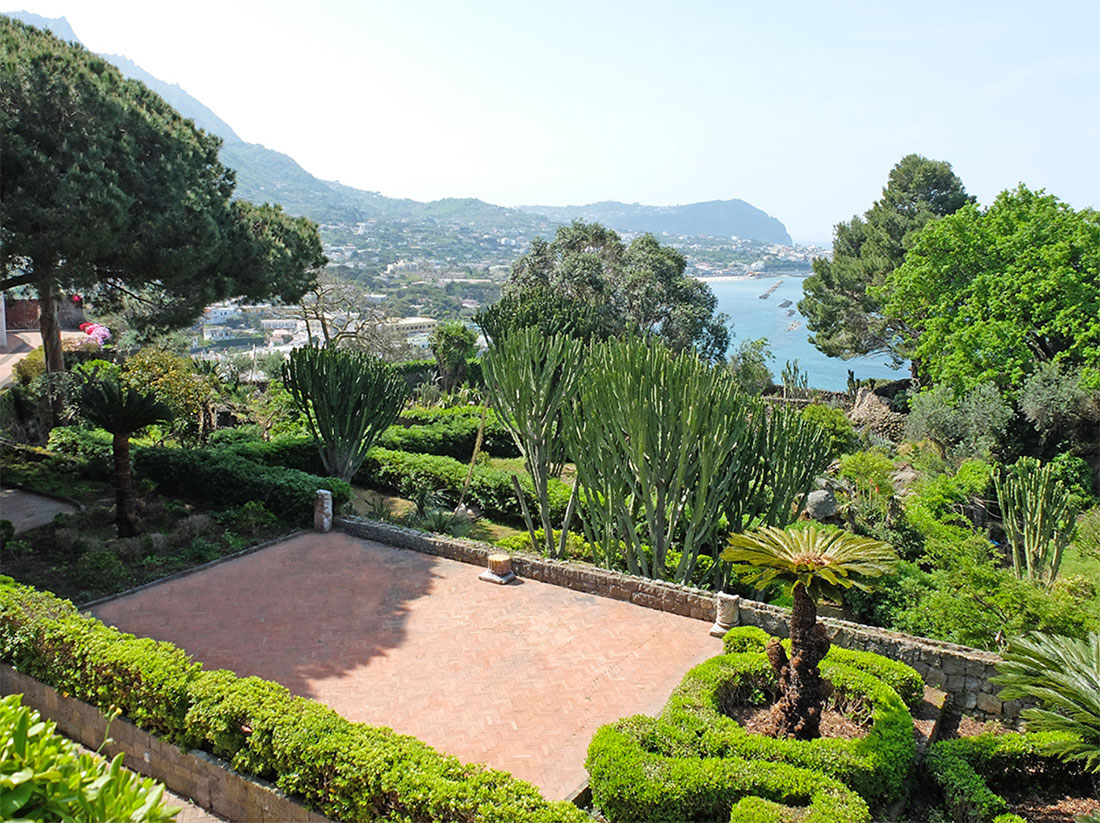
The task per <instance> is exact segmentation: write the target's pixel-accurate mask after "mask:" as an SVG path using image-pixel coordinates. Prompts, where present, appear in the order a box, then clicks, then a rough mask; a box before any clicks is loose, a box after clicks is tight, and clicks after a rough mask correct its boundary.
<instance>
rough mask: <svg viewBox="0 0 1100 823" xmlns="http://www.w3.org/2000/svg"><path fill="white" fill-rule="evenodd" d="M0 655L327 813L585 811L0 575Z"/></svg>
mask: <svg viewBox="0 0 1100 823" xmlns="http://www.w3.org/2000/svg"><path fill="white" fill-rule="evenodd" d="M0 660H3V661H4V662H5V663H7V664H9V665H11V666H13V667H14V668H16V669H17V670H19V671H21V672H24V673H26V674H28V675H31V676H32V677H35V678H37V679H38V680H41V681H42V682H44V683H46V684H48V685H50V686H53V687H54V688H57V689H59V690H60V691H63V692H66V693H68V694H70V695H72V696H73V697H77V698H79V699H81V700H84V701H86V702H88V703H91V704H92V705H94V706H98V707H99V708H101V709H106V708H107V707H108V706H110V705H111V704H116V705H118V706H119V707H120V708H121V709H122V711H123V713H124V714H126V715H128V717H129V719H130V720H132V721H134V722H135V723H137V724H138V725H139V726H142V727H143V728H145V729H147V730H149V731H153V732H162V733H167V734H168V735H169V736H170V737H171V738H172V739H173V740H175V741H178V742H181V743H182V744H184V745H186V746H189V747H202V748H203V749H204V750H206V751H210V752H213V753H214V754H217V755H219V756H221V757H223V758H225V759H227V760H228V761H229V762H230V763H231V764H232V765H233V767H234V768H237V769H239V770H241V771H244V772H247V773H250V774H253V775H255V776H257V777H262V778H265V779H269V780H271V781H273V782H274V783H275V784H276V785H277V786H278V787H279V788H280V789H281V790H282V791H284V792H286V793H288V794H290V795H293V796H295V797H298V798H302V799H304V800H305V801H306V802H307V803H308V804H310V805H311V806H313V807H314V808H315V809H317V810H318V811H319V812H321V813H322V814H324V815H326V816H328V817H331V818H332V819H334V820H346V821H375V820H392V821H398V820H404V821H414V820H416V821H428V820H431V821H439V822H440V823H475V822H476V823H481V821H484V822H485V823H512V821H516V823H583V822H584V821H587V820H589V818H588V816H587V815H586V814H585V813H584V812H582V811H580V810H579V809H577V808H576V807H574V806H572V805H571V804H569V803H564V802H548V801H546V800H544V799H543V798H542V796H541V795H540V794H539V792H538V790H537V789H536V788H535V787H534V786H532V785H530V784H529V783H524V782H522V781H519V780H515V779H514V778H512V777H511V776H510V775H508V774H507V773H505V772H500V771H495V770H493V769H488V768H485V767H484V766H481V765H477V764H463V763H461V762H459V760H458V759H457V758H454V757H448V756H446V755H442V754H440V753H439V752H437V751H435V750H434V749H432V748H431V747H430V746H428V745H426V744H424V743H422V742H420V741H419V740H416V739H415V738H412V737H408V736H406V735H400V734H396V733H395V732H393V731H392V730H390V729H386V728H377V727H371V726H366V725H363V724H361V723H352V722H350V721H348V720H345V719H344V718H343V717H341V716H340V715H338V714H337V713H336V712H334V711H332V710H331V709H329V708H327V707H325V706H323V705H321V704H319V703H317V702H315V701H313V700H309V699H307V698H303V697H294V696H292V695H291V694H290V692H289V691H288V690H287V689H286V688H284V687H283V686H280V685H278V684H276V683H271V682H269V681H265V680H260V679H259V678H255V677H248V678H239V677H237V676H236V675H235V674H233V673H232V672H229V671H212V672H206V671H203V670H202V667H201V666H200V665H199V664H197V663H192V662H191V661H190V660H189V659H188V657H187V656H186V655H185V654H184V653H183V652H182V651H181V650H179V649H177V648H176V647H175V646H173V645H172V644H170V643H162V642H156V641H153V640H139V639H137V638H134V637H133V636H132V635H128V634H124V633H122V632H120V631H118V630H117V629H113V628H108V627H107V626H104V625H103V624H102V623H100V622H99V621H98V620H96V619H94V618H92V617H90V616H84V615H80V614H78V613H77V612H76V609H75V608H74V607H73V605H72V604H71V603H69V602H67V601H62V600H59V599H58V598H56V597H54V596H53V595H51V594H49V593H46V592H39V591H36V590H34V589H32V588H30V587H28V586H23V585H20V584H17V583H15V581H13V580H11V579H10V578H6V577H0Z"/></svg>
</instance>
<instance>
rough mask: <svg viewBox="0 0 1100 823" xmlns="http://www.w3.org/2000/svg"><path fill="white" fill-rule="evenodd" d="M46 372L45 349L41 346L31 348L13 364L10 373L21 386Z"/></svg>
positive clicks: (28, 383)
mask: <svg viewBox="0 0 1100 823" xmlns="http://www.w3.org/2000/svg"><path fill="white" fill-rule="evenodd" d="M45 373H46V351H45V349H43V348H42V347H41V346H39V347H37V348H35V349H31V351H30V353H29V354H27V356H26V357H24V358H23V359H22V360H20V361H19V362H18V363H16V364H15V367H14V368H13V369H12V374H14V375H15V379H16V381H18V382H19V383H20V384H21V385H23V386H29V385H30V384H31V383H33V382H34V380H35V379H36V378H39V377H41V376H42V375H44V374H45Z"/></svg>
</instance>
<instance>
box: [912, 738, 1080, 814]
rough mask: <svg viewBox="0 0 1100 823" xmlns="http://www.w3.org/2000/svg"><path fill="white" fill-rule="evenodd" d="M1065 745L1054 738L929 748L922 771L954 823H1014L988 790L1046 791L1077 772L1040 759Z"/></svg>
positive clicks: (1052, 758) (950, 743)
mask: <svg viewBox="0 0 1100 823" xmlns="http://www.w3.org/2000/svg"><path fill="white" fill-rule="evenodd" d="M1062 739H1065V735H1062V734H1059V733H1057V732H1028V733H1026V734H981V735H978V736H976V737H960V738H958V739H956V740H941V741H939V742H937V743H933V744H932V745H931V746H930V747H929V749H928V754H927V755H926V756H925V759H924V768H925V769H926V770H927V771H928V774H929V775H931V777H932V779H933V780H934V781H935V783H936V785H937V786H939V788H940V789H941V791H943V798H944V802H945V804H946V806H947V811H948V812H949V813H950V815H951V819H952V820H956V821H959V823H1017V821H1020V820H1021V818H1019V817H1017V816H1016V815H1012V814H1008V813H1007V812H1008V803H1007V802H1005V799H1004V798H1003V797H1001V796H1000V795H999V794H997V793H996V792H995V791H993V789H992V788H991V787H990V784H989V781H990V779H991V778H992V777H994V776H996V778H997V780H998V782H1000V783H1002V784H1004V785H1009V784H1012V785H1013V786H1021V785H1044V784H1046V785H1049V784H1050V783H1052V782H1053V783H1056V782H1062V781H1065V780H1066V779H1067V778H1069V777H1070V776H1072V775H1074V774H1080V770H1079V769H1075V768H1074V767H1072V766H1067V765H1066V764H1064V763H1063V762H1062V761H1061V760H1059V759H1058V758H1057V757H1056V756H1054V755H1051V754H1048V753H1046V751H1047V749H1048V748H1049V747H1050V745H1051V744H1052V743H1057V742H1058V741H1059V740H1062Z"/></svg>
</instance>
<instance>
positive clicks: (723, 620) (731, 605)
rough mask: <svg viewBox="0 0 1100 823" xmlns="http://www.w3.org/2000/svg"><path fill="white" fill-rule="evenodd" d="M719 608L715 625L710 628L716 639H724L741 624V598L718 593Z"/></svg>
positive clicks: (716, 610)
mask: <svg viewBox="0 0 1100 823" xmlns="http://www.w3.org/2000/svg"><path fill="white" fill-rule="evenodd" d="M717 600H718V608H717V609H715V612H716V613H717V616H716V617H715V619H714V625H713V626H711V627H710V633H711V635H713V636H714V637H722V636H723V635H725V633H726V632H728V631H729V630H730V629H732V628H733V627H734V626H738V625H740V624H741V597H740V595H736V594H726V593H725V592H718V598H717Z"/></svg>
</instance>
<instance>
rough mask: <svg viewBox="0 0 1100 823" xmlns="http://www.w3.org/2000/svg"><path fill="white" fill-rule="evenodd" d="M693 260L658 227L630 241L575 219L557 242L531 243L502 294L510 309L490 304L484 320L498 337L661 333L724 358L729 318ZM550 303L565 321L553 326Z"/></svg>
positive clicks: (677, 345)
mask: <svg viewBox="0 0 1100 823" xmlns="http://www.w3.org/2000/svg"><path fill="white" fill-rule="evenodd" d="M686 265H687V264H686V261H685V259H684V256H683V255H682V254H680V253H679V252H678V251H676V250H675V249H673V248H670V247H668V246H662V245H661V244H660V243H658V242H657V240H656V239H655V238H654V237H653V235H651V234H643V235H641V236H640V237H637V238H635V240H634V241H633V242H632V243H631V244H630V245H629V246H626V245H624V244H623V242H622V240H621V239H620V238H619V235H618V234H616V233H615V232H614V231H612V230H610V229H607V228H604V227H603V226H601V225H599V224H598V223H583V222H581V221H574V222H573V224H572V225H569V226H562V227H561V228H559V229H558V231H557V234H556V235H555V237H554V240H553V241H551V242H547V241H546V240H544V239H542V238H537V239H536V240H535V241H534V242H533V243H532V244H531V250H530V251H528V252H527V254H525V255H523V256H522V257H520V258H519V259H518V260H516V262H515V263H514V264H513V265H512V272H511V276H510V278H509V281H508V283H507V284H506V285H505V287H504V294H503V297H502V299H501V308H502V309H506V311H503V312H502V311H501V310H497V311H491V310H490V311H483V312H482V313H481V314H480V315H479V317H478V323H479V324H480V325H481V326H482V328H483V329H485V331H486V334H487V335H488V336H489V337H490V338H494V337H496V336H499V335H500V334H501V333H506V332H507V331H508V330H509V329H511V328H516V327H522V326H527V325H536V326H538V327H539V328H542V329H543V330H544V331H547V332H549V333H553V332H558V331H567V332H569V333H573V334H577V335H578V336H582V337H585V338H586V339H596V340H605V339H607V338H609V337H618V336H621V335H624V334H637V335H642V336H655V337H659V338H660V339H661V340H663V341H664V342H665V343H666V344H668V345H669V347H671V348H672V349H673V350H676V351H683V350H686V349H695V350H696V351H698V352H699V354H700V356H702V357H703V358H704V359H706V360H712V361H713V360H720V359H721V358H723V357H724V356H725V352H726V349H727V348H728V347H729V330H728V329H727V328H726V326H725V317H724V316H723V315H715V314H714V310H715V308H716V307H717V305H718V300H717V298H716V297H715V296H714V294H713V292H711V290H710V287H709V286H707V285H706V284H705V283H703V282H702V281H700V280H698V279H696V278H693V277H688V276H686V275H685V274H684V272H685V269H686ZM533 307H538V308H533ZM545 309H549V310H550V311H549V314H550V316H551V318H553V320H554V321H555V323H556V324H557V327H555V328H547V320H546V319H545V318H543V317H542V316H541V315H543V314H545V313H546V312H545V311H544V310H545ZM483 321H485V322H483Z"/></svg>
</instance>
